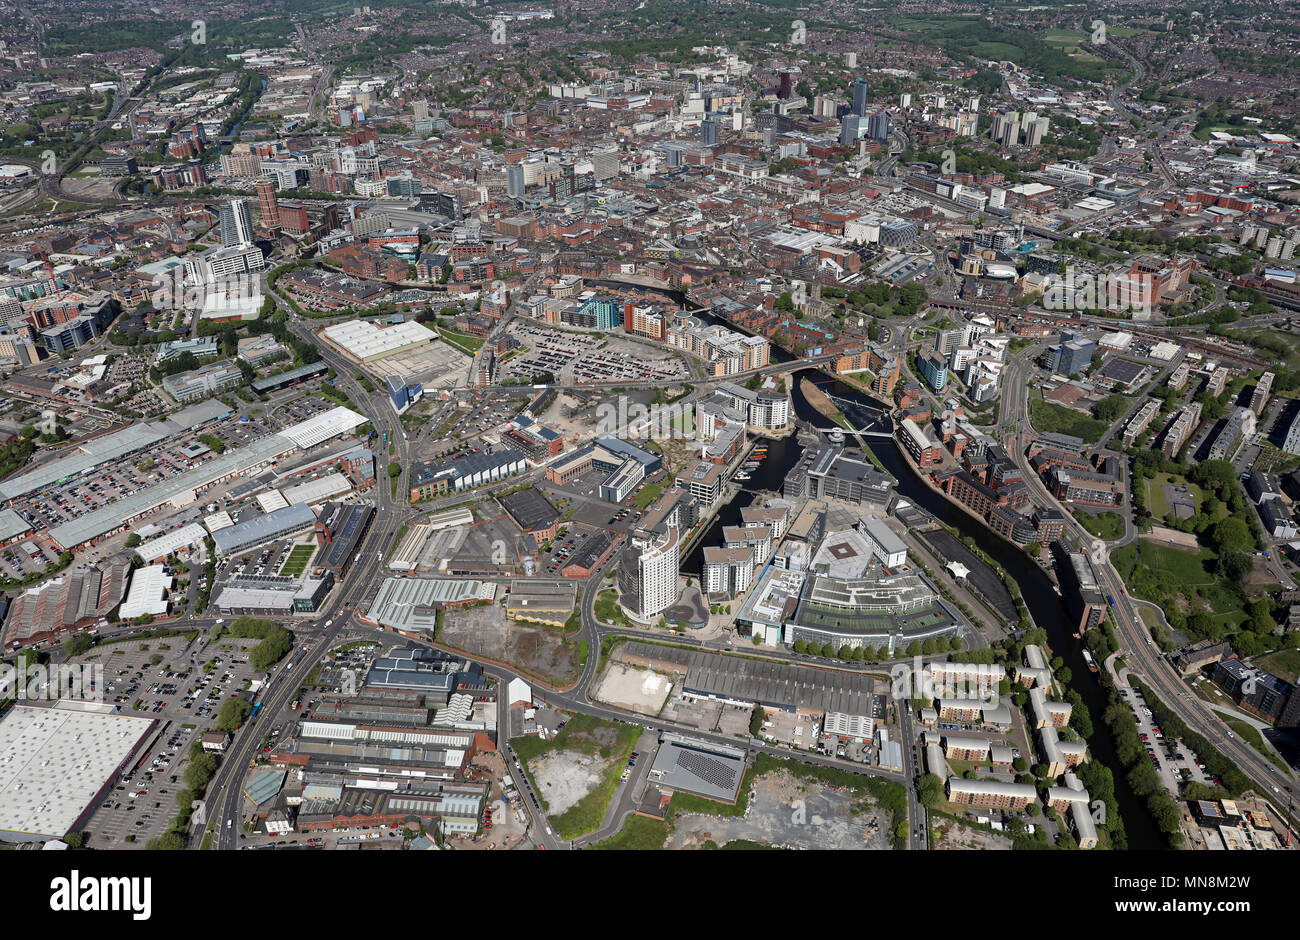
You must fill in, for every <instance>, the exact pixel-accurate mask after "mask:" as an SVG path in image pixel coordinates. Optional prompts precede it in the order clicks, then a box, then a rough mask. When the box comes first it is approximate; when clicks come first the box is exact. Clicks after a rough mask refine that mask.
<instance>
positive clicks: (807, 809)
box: [665, 771, 889, 849]
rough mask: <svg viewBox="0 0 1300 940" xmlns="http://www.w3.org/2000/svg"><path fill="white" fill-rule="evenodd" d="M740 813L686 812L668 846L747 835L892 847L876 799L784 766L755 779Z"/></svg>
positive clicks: (830, 845)
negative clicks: (813, 780) (805, 777)
mask: <svg viewBox="0 0 1300 940" xmlns="http://www.w3.org/2000/svg"><path fill="white" fill-rule="evenodd" d="M752 792H753V795H752V797H751V798H750V800H749V804H748V806H747V807H746V811H745V814H744V815H743V816H739V817H730V818H727V817H723V818H719V817H718V816H710V815H702V814H697V813H688V814H683V815H681V816H678V817H677V822H676V826H675V827H674V829H673V833H672V835H671V836H670V837H669V840H668V843H667V845H666V846H665V848H669V849H698V848H704V847H707V843H710V842H712V843H713V844H714V845H717V846H723V845H725V844H726V843H728V842H736V841H744V842H750V843H755V844H757V845H762V846H773V847H781V848H792V849H887V848H888V847H889V838H888V829H889V818H888V815H887V814H883V813H880V812H878V811H877V810H876V809H875V807H874V805H873V804H872V803H871V801H870V800H863V799H861V798H859V797H855V796H854V795H853V794H852V793H849V792H847V791H842V790H838V789H836V788H833V787H826V786H818V785H816V784H812V783H809V782H806V781H802V780H798V779H796V778H795V777H793V776H791V775H790V774H788V773H786V772H784V771H780V772H777V773H773V774H768V775H766V776H764V777H760V778H759V779H758V780H756V781H754V786H753V791H752Z"/></svg>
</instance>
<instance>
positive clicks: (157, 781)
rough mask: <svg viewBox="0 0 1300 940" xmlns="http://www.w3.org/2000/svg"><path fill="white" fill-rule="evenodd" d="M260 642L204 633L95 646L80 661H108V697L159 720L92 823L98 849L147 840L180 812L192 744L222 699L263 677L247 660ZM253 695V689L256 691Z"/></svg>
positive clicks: (210, 726)
mask: <svg viewBox="0 0 1300 940" xmlns="http://www.w3.org/2000/svg"><path fill="white" fill-rule="evenodd" d="M257 643H258V641H257V640H237V639H230V638H227V639H224V640H218V641H217V643H215V644H208V643H207V642H206V637H204V636H202V635H198V636H196V637H195V639H194V640H193V641H190V640H188V639H187V637H185V636H174V637H165V638H159V639H148V640H128V641H124V642H120V643H112V644H107V645H102V646H96V647H94V648H92V649H91V650H90V651H89V652H87V653H86V654H85V655H84V656H81V657H78V660H77V661H78V662H88V663H95V662H99V663H102V664H103V666H104V679H105V683H104V690H103V695H104V701H105V702H108V703H111V704H113V705H116V706H117V708H118V709H119V710H120V711H121V712H122V714H125V715H131V716H134V717H142V718H155V719H157V720H158V727H157V732H156V735H155V736H154V737H153V738H151V739H150V743H149V745H148V747H147V748H145V749H144V750H143V751H142V752H141V753H140V755H139V756H138V757H137V758H136V760H135V762H134V763H132V764H131V765H129V766H128V767H127V768H126V769H125V770H124V772H123V775H122V776H121V777H120V778H119V779H118V780H115V781H113V786H112V788H111V789H110V790H109V791H108V794H107V796H106V797H105V798H104V800H103V802H102V803H101V804H100V805H99V807H98V808H97V809H96V810H95V811H94V813H93V815H92V816H91V817H90V820H89V822H88V824H87V826H86V828H87V830H88V831H89V832H90V833H91V837H92V842H91V844H92V845H94V846H95V847H97V848H126V847H129V846H132V845H139V846H143V845H144V843H146V842H147V841H148V840H149V839H151V838H153V837H154V836H157V835H160V834H161V833H162V832H163V831H164V830H165V829H166V828H167V823H168V820H170V819H171V817H172V816H174V815H175V814H176V803H175V795H176V792H177V791H178V790H181V789H184V787H185V780H184V774H185V770H186V767H187V766H188V765H189V749H190V745H191V744H192V742H193V741H195V740H199V739H201V738H202V736H203V733H204V732H205V731H212V730H215V728H216V721H217V713H218V711H219V710H220V707H221V703H222V702H223V701H224V700H225V699H226V698H228V697H230V696H231V695H235V694H238V693H242V692H244V691H245V690H246V689H248V688H249V687H250V686H251V685H255V684H256V683H257V682H259V681H260V678H261V676H260V674H258V673H255V672H254V670H253V668H252V667H251V666H250V665H249V662H248V651H249V650H250V649H252V648H253V647H254V646H256V645H257ZM250 697H252V698H255V695H250Z"/></svg>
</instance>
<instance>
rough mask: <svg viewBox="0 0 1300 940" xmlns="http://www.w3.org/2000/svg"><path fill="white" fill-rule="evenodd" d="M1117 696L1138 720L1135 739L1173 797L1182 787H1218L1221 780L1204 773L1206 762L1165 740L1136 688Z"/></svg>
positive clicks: (1180, 744) (1181, 746)
mask: <svg viewBox="0 0 1300 940" xmlns="http://www.w3.org/2000/svg"><path fill="white" fill-rule="evenodd" d="M1120 694H1121V695H1122V696H1123V697H1124V700H1125V701H1126V702H1128V703H1129V705H1130V707H1131V708H1132V709H1133V716H1134V717H1135V718H1136V719H1137V724H1138V738H1139V739H1140V740H1141V741H1142V746H1143V747H1145V748H1146V752H1147V759H1148V760H1150V761H1151V766H1153V767H1154V768H1155V769H1156V771H1157V773H1159V775H1160V782H1161V784H1163V785H1164V787H1165V789H1166V790H1168V791H1169V792H1170V793H1171V794H1173V795H1174V796H1175V797H1178V796H1179V795H1180V794H1181V790H1182V786H1183V785H1185V784H1187V783H1204V784H1208V785H1210V786H1218V785H1220V783H1221V781H1220V780H1219V779H1218V778H1217V777H1213V776H1210V775H1209V774H1207V772H1206V770H1205V762H1204V761H1202V760H1201V758H1200V757H1199V756H1198V755H1196V754H1195V753H1194V752H1192V751H1190V750H1189V749H1188V748H1187V747H1186V746H1185V745H1183V744H1182V743H1181V742H1179V741H1175V740H1170V739H1168V738H1166V737H1165V735H1164V731H1163V729H1161V728H1160V726H1159V725H1157V724H1155V723H1154V721H1153V718H1152V715H1151V709H1150V708H1149V707H1148V706H1147V703H1146V702H1145V701H1144V700H1143V698H1142V693H1141V692H1139V691H1138V690H1137V689H1131V688H1122V689H1120Z"/></svg>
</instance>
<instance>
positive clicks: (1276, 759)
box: [1223, 715, 1291, 773]
mask: <svg viewBox="0 0 1300 940" xmlns="http://www.w3.org/2000/svg"><path fill="white" fill-rule="evenodd" d="M1223 723H1224V724H1225V725H1227V726H1228V727H1229V728H1231V729H1232V730H1233V731H1234V732H1235V733H1236V735H1237V737H1239V738H1241V740H1243V741H1245V742H1246V743H1247V744H1249V745H1250V746H1251V747H1253V748H1254V749H1255V750H1257V751H1259V753H1261V754H1263V755H1264V756H1265V757H1267V758H1268V759H1269V760H1271V761H1272V762H1273V763H1275V764H1277V765H1278V766H1279V767H1281V768H1282V769H1283V770H1285V771H1287V772H1288V773H1289V772H1290V770H1291V768H1289V767H1287V765H1286V761H1284V760H1283V759H1282V758H1281V756H1279V755H1278V754H1277V752H1276V751H1274V750H1273V749H1272V748H1271V747H1269V746H1268V745H1267V744H1265V743H1264V735H1263V734H1261V733H1260V730H1259V729H1258V728H1256V727H1255V726H1254V725H1248V724H1246V722H1244V721H1242V720H1241V719H1240V718H1229V717H1228V716H1227V715H1225V716H1224V717H1223Z"/></svg>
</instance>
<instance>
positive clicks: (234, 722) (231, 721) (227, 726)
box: [217, 695, 253, 731]
mask: <svg viewBox="0 0 1300 940" xmlns="http://www.w3.org/2000/svg"><path fill="white" fill-rule="evenodd" d="M252 713H253V706H252V705H249V704H248V703H247V702H246V701H244V700H243V699H242V698H239V697H238V696H235V695H232V696H230V697H229V698H228V699H226V700H225V701H224V702H222V703H221V708H220V709H219V710H218V711H217V730H218V731H238V730H239V728H240V726H242V725H243V723H244V722H245V721H247V720H248V716H249V715H251V714H252Z"/></svg>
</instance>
